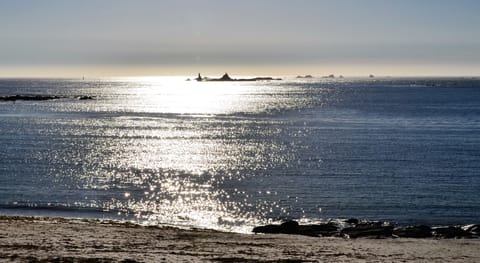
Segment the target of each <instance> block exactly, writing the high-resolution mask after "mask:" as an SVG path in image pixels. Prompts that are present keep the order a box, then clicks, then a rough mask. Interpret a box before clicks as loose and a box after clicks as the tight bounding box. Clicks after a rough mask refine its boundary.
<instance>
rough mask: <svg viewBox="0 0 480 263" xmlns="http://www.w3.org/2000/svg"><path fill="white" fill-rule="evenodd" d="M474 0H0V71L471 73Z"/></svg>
mask: <svg viewBox="0 0 480 263" xmlns="http://www.w3.org/2000/svg"><path fill="white" fill-rule="evenodd" d="M479 14H480V1H478V0H455V1H453V0H295V1H294V0H242V1H227V0H151V1H148V0H130V1H126V0H95V1H93V0H91V1H89V0H81V1H79V0H0V76H75V75H84V74H90V75H96V76H102V75H104V76H108V75H166V74H192V73H196V72H197V71H202V72H207V73H208V72H210V73H223V71H225V70H230V71H232V72H238V73H242V74H255V73H256V72H260V73H269V74H270V73H271V74H307V73H308V74H318V75H321V74H329V73H336V74H346V75H348V74H350V75H363V74H367V73H370V72H371V73H375V74H380V75H381V74H383V75H480V27H479V25H480V15H479Z"/></svg>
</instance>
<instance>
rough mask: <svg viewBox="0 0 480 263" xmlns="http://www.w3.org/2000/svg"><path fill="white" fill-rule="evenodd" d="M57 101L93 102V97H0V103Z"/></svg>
mask: <svg viewBox="0 0 480 263" xmlns="http://www.w3.org/2000/svg"><path fill="white" fill-rule="evenodd" d="M58 99H78V100H93V99H95V97H93V96H76V97H66V96H56V95H12V96H0V101H17V100H23V101H43V100H58Z"/></svg>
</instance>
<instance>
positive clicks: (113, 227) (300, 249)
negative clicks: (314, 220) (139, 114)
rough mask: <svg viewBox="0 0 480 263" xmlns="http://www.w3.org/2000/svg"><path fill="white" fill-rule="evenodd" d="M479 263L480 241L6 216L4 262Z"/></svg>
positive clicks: (0, 250)
mask: <svg viewBox="0 0 480 263" xmlns="http://www.w3.org/2000/svg"><path fill="white" fill-rule="evenodd" d="M52 261H53V262H122V261H123V262H205V261H207V262H209V261H210V262H317V261H320V262H480V240H478V239H403V238H399V239H343V238H315V237H305V236H294V235H253V234H235V233H223V232H216V231H212V230H181V229H176V228H171V227H141V226H137V225H134V224H128V223H115V222H109V221H97V220H80V219H61V218H32V217H10V216H0V262H52Z"/></svg>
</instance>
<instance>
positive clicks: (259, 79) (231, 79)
mask: <svg viewBox="0 0 480 263" xmlns="http://www.w3.org/2000/svg"><path fill="white" fill-rule="evenodd" d="M195 80H197V81H269V80H282V79H281V78H272V77H256V78H249V79H233V78H231V77H230V76H229V75H228V73H225V74H223V76H222V77H221V78H218V79H213V78H208V77H202V76H201V75H200V73H198V77H197V78H196V79H195Z"/></svg>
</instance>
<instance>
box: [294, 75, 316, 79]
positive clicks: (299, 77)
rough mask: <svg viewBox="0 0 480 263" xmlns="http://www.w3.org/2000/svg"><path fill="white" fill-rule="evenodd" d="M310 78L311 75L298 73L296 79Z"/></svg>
mask: <svg viewBox="0 0 480 263" xmlns="http://www.w3.org/2000/svg"><path fill="white" fill-rule="evenodd" d="M311 78H313V76H312V75H305V76H302V75H298V76H297V79H311Z"/></svg>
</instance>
